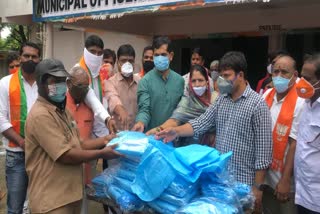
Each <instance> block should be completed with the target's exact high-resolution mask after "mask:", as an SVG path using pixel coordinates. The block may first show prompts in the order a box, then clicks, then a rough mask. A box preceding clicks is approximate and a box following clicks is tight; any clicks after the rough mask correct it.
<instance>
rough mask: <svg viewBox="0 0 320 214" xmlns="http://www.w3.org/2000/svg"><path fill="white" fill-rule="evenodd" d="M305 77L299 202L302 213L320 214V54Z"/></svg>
mask: <svg viewBox="0 0 320 214" xmlns="http://www.w3.org/2000/svg"><path fill="white" fill-rule="evenodd" d="M301 76H302V78H301V79H300V81H299V82H298V83H297V93H298V96H299V97H302V98H305V103H304V109H303V111H302V113H301V120H300V123H299V129H298V130H299V132H298V138H297V148H296V154H295V160H294V172H295V186H296V196H295V203H296V205H297V207H298V213H299V214H305V213H320V164H319V160H320V54H315V55H312V56H311V57H310V58H308V59H306V60H305V62H304V65H303V67H302V71H301Z"/></svg>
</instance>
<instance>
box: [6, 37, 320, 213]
mask: <svg viewBox="0 0 320 214" xmlns="http://www.w3.org/2000/svg"><path fill="white" fill-rule="evenodd" d="M173 57H174V53H173V49H172V45H171V41H170V40H169V39H168V38H167V37H157V38H155V39H154V41H153V43H152V45H151V46H148V47H146V48H144V51H143V56H142V62H141V63H142V69H141V70H140V71H135V70H136V69H135V67H136V66H135V64H136V60H135V59H136V53H135V50H134V48H133V46H132V45H130V44H124V45H121V46H120V47H119V49H118V50H117V52H116V53H115V51H113V50H110V49H104V43H103V41H102V39H101V38H100V37H98V36H96V35H92V36H89V37H88V38H87V39H86V41H85V47H84V51H83V56H82V57H81V58H80V59H79V62H77V63H76V62H75V66H74V67H73V68H72V69H71V70H70V71H67V70H66V69H65V67H64V65H63V62H61V61H60V60H57V59H43V60H41V50H40V48H39V47H38V46H37V45H36V44H34V43H32V42H27V43H25V44H23V45H22V46H21V49H20V52H19V55H11V56H10V60H9V69H10V74H9V75H8V76H5V77H3V78H2V79H1V81H0V132H1V133H2V135H3V136H4V139H3V143H4V144H5V148H6V184H7V210H8V213H9V214H13V213H16V214H20V213H22V210H23V208H24V202H25V201H26V200H28V201H29V205H28V206H29V209H30V212H31V213H48V214H56V213H57V214H64V213H66V214H70V213H80V212H81V210H82V211H83V210H85V209H86V206H85V205H86V200H83V198H85V194H84V191H83V187H84V184H88V183H90V180H91V179H92V176H93V175H94V170H95V164H96V160H97V159H104V164H103V168H107V167H108V160H110V159H115V158H119V157H122V156H123V155H122V154H120V153H118V152H116V151H115V148H116V146H117V145H113V146H108V142H109V141H110V140H112V139H113V138H115V137H116V133H117V132H118V131H122V130H132V131H138V132H144V133H146V134H147V135H155V137H156V138H157V139H162V140H163V142H164V143H167V142H174V146H176V147H180V146H187V145H190V144H195V143H198V144H202V145H206V146H211V147H215V148H216V149H217V150H218V151H220V152H222V153H225V152H229V151H232V152H233V156H232V158H231V161H230V164H229V165H230V166H229V167H230V170H231V172H232V173H233V175H234V177H235V179H236V180H237V181H239V182H243V183H245V184H248V185H250V186H251V187H252V193H253V195H254V196H255V204H254V212H255V213H262V212H263V213H266V214H268V213H270V214H271V213H276V214H278V213H280V214H281V213H286V214H287V213H299V214H304V213H320V205H319V204H318V203H317V202H318V200H319V199H320V179H319V178H320V167H319V165H318V164H317V162H316V161H317V159H318V158H320V119H319V118H320V98H319V97H320V54H313V55H310V56H308V57H307V58H306V59H305V61H304V64H303V67H302V69H301V72H299V71H298V70H297V67H296V62H295V59H294V58H293V57H292V56H290V55H289V54H288V53H287V52H285V51H279V52H276V53H273V54H270V56H269V65H268V67H267V69H266V71H267V72H266V76H265V77H264V78H263V79H262V80H260V81H259V83H258V87H257V89H256V91H254V90H253V89H251V87H250V83H249V81H248V80H247V72H248V71H247V67H248V66H247V61H246V58H245V55H244V54H243V53H241V52H237V51H230V52H227V53H225V55H224V56H223V57H222V58H221V59H220V60H219V61H218V60H215V61H213V62H212V63H211V64H210V67H209V69H208V68H206V67H204V63H205V56H204V55H203V54H202V53H201V49H200V48H195V49H194V50H193V51H192V53H191V59H190V64H191V67H190V70H189V72H188V73H187V74H186V75H184V76H183V77H182V76H181V75H180V74H178V73H176V72H175V71H173V70H172V69H171V68H170V62H171V61H172V60H173ZM0 195H1V194H0ZM105 210H106V212H111V213H112V212H113V211H112V207H107V206H105Z"/></svg>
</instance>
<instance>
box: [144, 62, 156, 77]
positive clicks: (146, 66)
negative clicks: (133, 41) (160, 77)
mask: <svg viewBox="0 0 320 214" xmlns="http://www.w3.org/2000/svg"><path fill="white" fill-rule="evenodd" d="M153 68H154V63H153V61H145V62H144V63H143V70H144V73H145V74H146V73H148V72H149V71H151V70H152V69H153Z"/></svg>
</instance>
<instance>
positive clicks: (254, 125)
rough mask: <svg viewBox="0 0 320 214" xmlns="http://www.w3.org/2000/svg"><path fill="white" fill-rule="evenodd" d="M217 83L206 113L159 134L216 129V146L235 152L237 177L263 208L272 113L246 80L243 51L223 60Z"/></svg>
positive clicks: (168, 136) (165, 137)
mask: <svg viewBox="0 0 320 214" xmlns="http://www.w3.org/2000/svg"><path fill="white" fill-rule="evenodd" d="M219 71H220V76H219V78H218V80H217V84H218V87H219V91H220V96H219V97H218V98H217V100H216V102H215V103H214V104H213V105H211V106H209V108H208V109H207V110H206V112H205V113H203V114H202V115H200V116H199V117H198V118H196V119H194V120H190V121H189V122H188V123H186V124H185V125H182V126H178V127H175V128H168V129H165V130H163V131H161V132H160V133H158V134H157V135H156V138H157V139H161V138H162V139H163V140H164V142H170V141H172V140H173V139H175V138H176V137H188V136H195V137H199V136H200V135H202V134H204V133H206V132H207V131H208V130H211V129H215V130H216V144H215V147H216V149H217V150H219V151H220V152H222V153H226V152H229V151H232V152H233V156H232V158H231V161H230V163H229V166H230V167H231V170H232V171H233V173H234V176H235V179H236V180H237V181H239V182H242V183H245V184H248V185H251V186H252V192H253V194H254V196H255V199H256V200H255V211H258V212H261V201H262V187H263V185H262V184H263V183H264V177H265V173H266V169H267V168H268V167H269V165H270V163H271V157H272V141H271V125H272V123H271V117H270V112H269V109H268V106H267V105H266V103H265V101H264V100H263V98H262V97H260V96H259V95H258V94H257V93H256V92H254V91H253V90H252V89H251V88H250V86H249V85H248V83H247V80H246V72H247V62H246V59H245V57H244V55H243V53H241V52H234V51H232V52H228V53H226V54H225V55H224V56H223V57H222V59H221V60H220V65H219Z"/></svg>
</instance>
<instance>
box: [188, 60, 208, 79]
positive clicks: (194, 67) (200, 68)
mask: <svg viewBox="0 0 320 214" xmlns="http://www.w3.org/2000/svg"><path fill="white" fill-rule="evenodd" d="M194 71H199V72H200V73H201V75H202V76H204V78H205V79H206V81H209V78H208V72H207V70H206V69H205V68H204V67H203V66H201V65H197V64H196V65H192V66H191V68H190V78H192V75H193V72H194Z"/></svg>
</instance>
